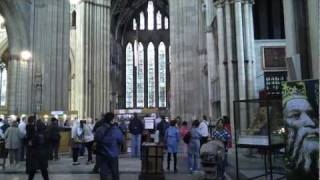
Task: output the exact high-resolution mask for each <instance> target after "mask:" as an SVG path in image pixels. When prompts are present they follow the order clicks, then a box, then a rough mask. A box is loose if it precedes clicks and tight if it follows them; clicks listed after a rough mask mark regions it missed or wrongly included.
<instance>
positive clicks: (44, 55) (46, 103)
mask: <svg viewBox="0 0 320 180" xmlns="http://www.w3.org/2000/svg"><path fill="white" fill-rule="evenodd" d="M31 13H32V18H31V32H30V33H31V47H32V48H31V49H32V50H31V52H32V56H33V58H32V71H33V73H32V76H33V87H32V90H33V93H32V94H33V99H34V101H33V107H34V108H33V112H39V111H42V112H47V113H49V112H50V111H54V110H62V111H67V110H68V103H69V102H68V99H69V98H68V95H69V94H68V88H69V83H70V81H69V73H70V72H69V48H70V45H69V40H70V34H69V32H70V16H69V14H70V4H69V1H66V0H56V1H52V0H43V1H35V2H34V4H33V7H32V11H31ZM36 85H37V86H38V87H40V86H41V88H37V87H36ZM38 97H39V98H38Z"/></svg>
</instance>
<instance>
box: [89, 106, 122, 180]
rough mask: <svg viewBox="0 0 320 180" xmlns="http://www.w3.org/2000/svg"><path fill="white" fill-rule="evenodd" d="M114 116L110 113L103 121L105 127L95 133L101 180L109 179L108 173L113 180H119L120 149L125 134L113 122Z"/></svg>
mask: <svg viewBox="0 0 320 180" xmlns="http://www.w3.org/2000/svg"><path fill="white" fill-rule="evenodd" d="M113 118H114V114H113V113H111V112H109V113H107V114H106V115H105V118H104V119H103V122H104V123H103V125H102V126H100V127H99V128H98V129H97V131H96V133H95V141H96V142H97V154H99V156H100V158H101V161H100V180H107V179H108V171H110V172H111V175H112V180H119V162H118V157H119V149H120V146H121V144H122V143H123V140H124V139H123V134H122V132H121V130H120V129H119V127H118V126H116V125H115V124H114V121H113Z"/></svg>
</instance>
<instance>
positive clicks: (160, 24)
mask: <svg viewBox="0 0 320 180" xmlns="http://www.w3.org/2000/svg"><path fill="white" fill-rule="evenodd" d="M161 28H162V15H161V13H160V11H158V12H157V29H161Z"/></svg>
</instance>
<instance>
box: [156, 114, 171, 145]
mask: <svg viewBox="0 0 320 180" xmlns="http://www.w3.org/2000/svg"><path fill="white" fill-rule="evenodd" d="M169 126H170V124H169V123H168V122H167V121H166V119H165V117H164V116H161V122H160V123H159V124H158V126H157V130H158V131H159V142H161V143H163V141H164V135H165V133H166V130H167V129H168V128H169Z"/></svg>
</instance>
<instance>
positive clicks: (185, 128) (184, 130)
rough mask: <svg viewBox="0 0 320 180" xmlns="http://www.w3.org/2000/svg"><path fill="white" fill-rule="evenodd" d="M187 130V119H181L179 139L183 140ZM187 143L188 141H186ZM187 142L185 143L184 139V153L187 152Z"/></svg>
mask: <svg viewBox="0 0 320 180" xmlns="http://www.w3.org/2000/svg"><path fill="white" fill-rule="evenodd" d="M188 132H189V128H188V123H187V121H183V122H182V125H181V127H180V136H181V139H182V140H183V141H184V137H185V136H186V134H187V133H188ZM188 143H189V142H188ZM188 143H186V142H185V141H184V145H183V153H184V154H187V150H188V146H187V145H188Z"/></svg>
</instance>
